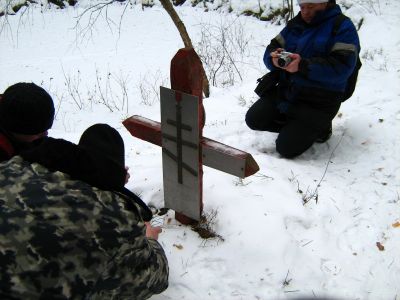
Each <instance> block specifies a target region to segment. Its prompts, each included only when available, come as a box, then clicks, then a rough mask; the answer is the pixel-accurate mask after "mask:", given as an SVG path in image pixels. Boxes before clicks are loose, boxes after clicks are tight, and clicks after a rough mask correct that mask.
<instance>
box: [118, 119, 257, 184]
mask: <svg viewBox="0 0 400 300" xmlns="http://www.w3.org/2000/svg"><path fill="white" fill-rule="evenodd" d="M122 123H123V125H124V126H125V127H126V129H127V130H128V131H129V132H130V133H131V135H132V136H134V137H137V138H139V139H142V140H144V141H147V142H150V143H152V144H154V145H157V146H160V147H161V143H162V142H161V141H162V139H161V124H160V123H159V122H156V121H153V120H150V119H147V118H144V117H142V116H138V115H135V116H132V117H130V118H128V119H126V120H125V121H123V122H122ZM200 144H201V147H202V150H203V153H202V156H203V165H205V166H207V167H211V168H214V169H217V170H220V171H222V172H225V173H228V174H231V175H234V176H237V177H240V178H245V177H248V176H251V175H253V174H255V173H257V172H258V170H259V169H260V168H259V166H258V164H257V162H256V161H255V160H254V158H253V157H252V155H251V154H249V153H246V152H244V151H241V150H239V149H236V148H233V147H231V146H228V145H225V144H222V143H220V142H217V141H214V140H212V139H209V138H206V137H202V139H201V143H200Z"/></svg>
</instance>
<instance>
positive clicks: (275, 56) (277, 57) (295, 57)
mask: <svg viewBox="0 0 400 300" xmlns="http://www.w3.org/2000/svg"><path fill="white" fill-rule="evenodd" d="M271 58H272V63H273V64H274V66H275V67H278V68H281V69H283V70H285V71H287V72H289V73H296V72H297V71H298V70H299V63H300V61H301V56H300V55H299V54H297V53H290V52H286V51H285V49H283V48H277V49H276V50H275V51H273V52H271Z"/></svg>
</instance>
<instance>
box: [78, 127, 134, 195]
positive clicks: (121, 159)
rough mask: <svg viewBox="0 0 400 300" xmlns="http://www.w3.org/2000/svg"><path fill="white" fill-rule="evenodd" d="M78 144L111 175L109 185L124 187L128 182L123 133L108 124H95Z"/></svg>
mask: <svg viewBox="0 0 400 300" xmlns="http://www.w3.org/2000/svg"><path fill="white" fill-rule="evenodd" d="M78 146H79V147H80V148H82V149H84V150H85V151H86V152H87V153H90V156H91V157H92V158H93V161H95V162H96V164H97V165H98V168H99V169H101V170H105V172H104V173H107V175H108V176H109V177H110V179H109V186H112V187H113V188H115V189H118V188H122V187H123V186H124V185H125V183H126V176H127V170H126V168H125V146H124V141H123V139H122V137H121V135H120V134H119V133H118V131H117V130H116V129H114V128H113V127H111V126H109V125H107V124H95V125H92V126H90V127H89V128H88V129H86V130H85V131H84V132H83V133H82V135H81V138H80V140H79V143H78Z"/></svg>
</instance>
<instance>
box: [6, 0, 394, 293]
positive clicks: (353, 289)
mask: <svg viewBox="0 0 400 300" xmlns="http://www.w3.org/2000/svg"><path fill="white" fill-rule="evenodd" d="M4 1H5V0H1V1H0V2H1V6H0V7H5V5H4V3H5V2H4ZM217 2H220V3H222V2H221V1H216V3H217ZM271 2H272V4H273V5H274V6H278V5H279V4H281V3H282V1H280V0H274V1H261V3H262V5H263V6H264V7H269V6H270V5H271ZM88 3H89V2H85V3H84V2H82V3H81V4H78V5H77V6H76V7H68V8H66V9H63V10H60V9H56V8H55V7H54V6H50V7H49V6H48V5H44V6H40V5H30V6H29V7H28V8H22V9H21V10H20V11H19V12H18V13H17V14H16V15H9V16H7V17H4V16H3V17H0V24H1V29H0V34H1V44H0V91H4V90H5V89H6V88H7V87H8V86H9V85H11V84H13V83H16V82H20V81H28V82H31V81H33V82H35V83H37V84H40V85H42V86H43V87H44V88H46V89H47V90H48V91H49V92H50V94H51V95H52V96H53V98H54V100H55V103H56V106H57V116H56V120H55V123H54V125H53V128H52V130H51V131H50V135H51V136H53V137H59V138H65V139H67V140H70V141H73V142H77V141H78V140H79V136H80V134H81V133H82V132H83V130H84V129H86V128H87V127H88V126H90V125H92V124H94V123H98V122H102V123H108V124H110V125H112V126H114V127H116V128H117V129H118V130H119V132H120V133H121V135H122V136H123V138H124V141H125V145H126V163H127V166H129V168H130V173H131V180H130V182H129V183H128V188H130V189H132V190H133V191H134V192H136V193H138V194H139V195H140V196H141V197H142V198H143V200H144V201H145V202H146V203H148V204H151V205H153V206H156V207H159V208H161V207H163V185H162V165H161V149H160V148H159V147H157V146H155V145H152V144H150V143H147V142H145V141H142V140H139V139H136V138H134V137H132V136H131V135H130V134H129V132H128V131H127V130H126V129H125V128H124V127H123V125H122V123H121V122H122V121H123V120H124V119H126V118H127V117H129V116H131V115H141V116H143V117H146V118H150V119H152V120H155V121H159V120H160V108H159V99H158V97H157V93H156V92H154V90H155V91H157V90H158V87H159V86H160V85H164V86H166V87H170V85H169V66H170V60H171V59H172V57H173V56H174V54H175V53H176V52H177V51H178V49H179V48H181V47H183V43H182V41H181V40H180V37H179V34H178V32H177V30H176V28H175V27H174V25H173V23H172V21H171V20H170V18H169V16H168V15H167V14H166V12H165V11H164V10H163V8H162V7H161V6H160V5H159V4H157V5H155V6H154V7H152V8H145V9H144V10H142V8H141V6H140V5H127V6H125V4H124V3H122V4H121V3H115V4H113V5H111V6H109V7H108V9H107V15H106V14H105V11H103V13H102V14H101V15H99V17H98V18H97V19H96V20H95V22H94V25H93V26H89V27H88V26H87V25H88V22H90V21H94V19H92V20H90V19H89V15H88V14H86V15H84V16H83V17H82V19H79V16H80V14H82V13H83V12H84V9H85V8H87V7H88ZM92 3H93V2H92ZM258 3H259V1H258V0H247V1H232V6H233V8H235V10H234V12H237V11H240V9H248V8H251V7H253V8H254V7H255V8H256V7H258V5H259V4H258ZM341 3H342V4H343V3H344V4H346V6H347V5H348V4H350V5H351V7H350V8H349V9H348V10H345V13H346V14H347V15H348V16H350V17H351V18H352V19H353V20H354V22H355V23H356V24H357V23H358V22H359V21H360V20H361V19H363V24H362V26H361V29H360V31H359V35H360V39H361V45H362V51H361V57H362V62H363V67H362V69H361V71H360V75H359V82H358V86H357V89H356V92H355V94H354V95H353V97H352V98H351V99H349V100H347V101H346V102H345V103H344V104H343V105H342V107H341V109H340V112H339V114H338V116H337V117H336V118H335V120H334V123H333V136H332V138H331V139H330V140H329V141H328V142H327V143H325V144H316V145H314V146H312V147H311V149H309V150H308V151H307V152H305V153H304V154H303V155H301V156H300V157H298V158H296V159H293V160H287V159H283V158H281V157H280V156H279V155H278V154H277V153H276V152H275V139H276V134H273V133H268V132H254V131H252V130H250V129H249V128H247V126H246V125H245V123H244V115H245V113H246V111H247V109H248V107H249V106H250V105H251V104H252V103H253V102H254V101H256V100H257V98H256V95H255V94H254V92H253V90H254V88H255V84H256V79H257V78H258V77H260V76H261V75H262V74H264V73H265V72H266V68H265V66H264V65H263V63H262V55H263V53H264V49H265V46H266V45H267V44H268V43H269V41H270V40H271V39H272V38H273V37H274V36H275V35H276V34H277V33H278V32H279V31H280V30H281V29H282V27H283V24H282V25H277V24H271V23H269V22H261V21H258V20H257V19H255V18H253V17H244V16H240V17H238V16H237V15H236V14H230V15H228V14H226V13H225V12H218V11H209V12H205V11H204V9H201V8H192V7H191V6H190V5H184V6H182V7H179V8H177V11H178V13H179V15H180V16H181V17H182V19H183V20H184V23H185V24H186V26H187V29H188V32H189V34H190V35H191V38H192V40H193V43H194V44H195V45H197V44H198V43H199V42H200V40H201V33H202V28H203V29H204V26H205V25H206V24H208V25H209V26H211V25H213V26H217V27H218V26H220V25H221V24H231V25H232V24H239V26H240V28H241V29H242V30H243V32H242V33H241V36H242V37H243V38H244V39H247V41H248V45H247V46H246V53H245V54H244V55H243V56H242V57H241V60H242V62H241V63H239V62H238V65H237V66H238V68H239V69H240V72H241V76H242V78H243V81H240V80H239V79H238V78H236V79H235V81H236V83H235V85H234V86H225V87H224V86H219V87H212V88H211V97H210V98H207V99H204V106H205V111H206V126H205V128H204V136H206V137H208V138H211V139H213V140H216V141H218V142H222V143H224V144H227V145H230V146H232V147H235V148H237V149H240V150H243V151H247V152H249V153H251V154H252V156H253V157H254V159H255V160H256V161H257V162H258V164H259V166H260V171H259V172H258V173H257V174H256V175H253V176H251V177H248V178H246V179H243V180H239V179H238V178H235V177H232V176H231V175H228V174H224V173H222V172H220V171H217V170H213V169H211V168H207V167H204V187H203V194H204V213H205V214H206V215H208V216H209V217H210V218H211V217H212V216H214V215H215V217H214V219H213V228H214V230H215V232H216V233H217V234H218V235H220V237H221V238H216V239H211V240H204V239H202V238H200V237H199V236H198V234H197V233H196V232H194V231H192V230H191V228H190V227H187V226H181V225H179V223H177V222H176V221H175V220H174V215H173V212H172V211H169V212H168V214H167V215H165V216H163V217H157V218H156V219H155V220H154V223H155V224H160V225H161V226H162V227H163V232H162V234H161V235H160V239H159V241H160V242H161V244H162V245H163V247H164V249H165V252H166V254H167V256H168V260H169V265H170V286H169V288H168V289H167V290H166V291H165V292H164V293H162V294H161V295H157V296H154V297H153V298H152V299H158V300H160V299H191V300H193V299H199V300H200V299H201V300H202V299H291V298H296V297H301V296H304V297H323V296H330V297H335V298H339V299H374V300H375V299H382V300H384V299H400V227H395V226H394V224H395V223H396V222H399V221H400V185H399V183H400V143H399V132H400V84H399V83H400V82H399V78H400V54H399V53H400V52H399V48H400V29H399V25H400V3H399V2H398V1H397V0H376V1H368V0H359V1H347V0H346V1H341ZM125 8H126V10H125V12H124V9H125ZM123 12H124V15H123V18H122V19H121V15H122V14H123ZM92 17H93V18H95V17H96V14H95V15H92ZM77 21H79V24H78V25H77ZM89 25H90V24H89ZM123 88H126V93H125V91H124V89H123ZM319 184H320V186H319ZM317 196H318V197H317ZM316 198H317V201H316ZM304 199H305V200H306V201H308V202H307V204H303V200H304ZM377 242H379V243H380V244H381V245H383V246H384V250H383V251H380V250H379V249H378V247H377Z"/></svg>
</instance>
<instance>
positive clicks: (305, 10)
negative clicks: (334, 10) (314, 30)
mask: <svg viewBox="0 0 400 300" xmlns="http://www.w3.org/2000/svg"><path fill="white" fill-rule="evenodd" d="M297 2H298V3H299V6H300V14H301V18H302V19H303V20H304V22H306V23H310V22H311V21H312V19H313V18H314V17H315V15H316V14H317V13H318V12H320V11H323V10H325V9H326V7H327V6H328V2H330V0H297Z"/></svg>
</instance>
